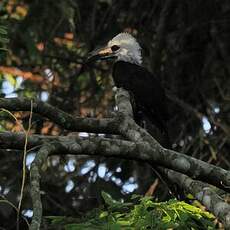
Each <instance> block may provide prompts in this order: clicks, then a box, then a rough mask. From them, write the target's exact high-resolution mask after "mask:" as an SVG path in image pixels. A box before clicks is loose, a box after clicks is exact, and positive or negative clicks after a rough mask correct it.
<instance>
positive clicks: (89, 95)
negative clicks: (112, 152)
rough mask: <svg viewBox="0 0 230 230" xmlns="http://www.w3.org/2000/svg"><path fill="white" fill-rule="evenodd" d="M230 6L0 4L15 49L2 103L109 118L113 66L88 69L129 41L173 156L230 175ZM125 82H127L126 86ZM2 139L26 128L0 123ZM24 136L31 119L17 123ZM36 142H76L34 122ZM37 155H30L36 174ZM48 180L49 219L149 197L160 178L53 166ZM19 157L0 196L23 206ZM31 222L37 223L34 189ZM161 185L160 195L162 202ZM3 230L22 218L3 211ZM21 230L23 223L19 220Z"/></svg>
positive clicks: (110, 163) (98, 162) (1, 64)
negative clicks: (96, 54)
mask: <svg viewBox="0 0 230 230" xmlns="http://www.w3.org/2000/svg"><path fill="white" fill-rule="evenodd" d="M229 23H230V2H229V1H227V0H223V1H217V0H194V1H189V0H184V1H178V0H165V1H160V0H154V1H147V0H145V1H138V0H133V1H131V2H130V1H127V0H125V1H124V0H118V1H112V0H97V1H90V0H84V1H80V0H78V1H77V0H62V1H57V0H40V1H26V0H24V1H23V0H21V1H20V0H7V1H6V0H2V1H1V3H0V24H1V25H5V26H6V27H7V30H8V35H7V37H8V38H9V43H6V44H3V42H1V40H0V43H1V46H4V47H5V48H7V49H8V51H7V52H5V51H1V50H0V93H1V97H8V98H9V97H30V98H39V99H41V100H42V101H45V102H49V103H51V104H52V105H54V106H56V107H59V108H61V109H63V110H65V111H66V112H69V113H71V114H75V115H76V116H82V117H85V116H89V117H98V118H100V117H106V116H110V114H111V112H112V111H113V109H114V100H113V92H112V86H113V83H112V80H111V71H110V70H111V63H108V62H102V63H97V64H95V66H94V70H92V68H88V69H87V68H86V69H85V68H84V69H83V65H82V63H83V62H84V59H85V56H86V55H87V53H88V52H89V51H91V50H92V49H94V48H96V46H99V45H103V44H104V43H105V42H106V41H108V40H109V39H111V38H112V37H113V36H114V35H116V34H118V33H120V32H122V31H126V32H130V33H132V34H133V35H134V36H135V37H136V38H137V40H138V41H139V43H140V44H141V46H142V48H143V59H144V66H145V67H146V68H148V69H149V70H150V71H151V72H153V73H154V74H155V75H156V76H157V77H158V78H159V79H160V81H161V82H162V85H163V86H164V88H165V89H166V92H167V95H168V99H169V100H168V106H169V113H170V116H171V118H170V121H169V133H170V137H171V140H172V142H173V149H175V150H177V151H179V152H182V153H186V154H189V155H192V156H194V157H196V158H200V159H202V160H204V161H207V162H209V163H213V164H217V165H219V166H221V167H223V168H225V169H229V167H230V158H229V149H230V141H229V140H230V138H229V137H230V113H229V112H230V90H229V89H230V52H229V51H230V47H229V46H230V45H229V44H230V43H229V41H230V27H229ZM124 77H125V76H124ZM0 116H1V123H0V129H1V131H5V130H11V131H12V130H13V131H15V132H16V131H20V129H21V128H20V126H19V125H18V124H17V123H16V122H14V120H13V119H12V118H11V117H10V116H8V115H7V114H5V113H1V114H0ZM15 116H16V117H17V118H18V119H19V120H21V121H22V123H23V125H24V126H25V128H26V127H27V126H28V116H29V114H28V113H20V112H17V113H15ZM32 133H37V134H45V135H79V136H88V135H89V134H87V133H78V134H77V133H74V134H73V133H69V132H67V131H65V130H63V129H61V128H60V127H58V126H57V125H55V124H53V123H52V122H51V121H48V120H46V119H44V118H42V117H40V116H38V115H36V114H33V122H32ZM35 154H36V149H34V150H31V151H30V152H28V155H27V167H28V170H29V167H30V163H31V162H32V160H33V158H34V155H35ZM47 165H48V170H47V171H46V172H45V177H44V176H43V178H42V191H43V194H44V195H43V207H44V215H66V216H74V215H78V214H81V213H84V212H85V211H87V210H90V209H92V208H93V207H96V206H98V204H100V203H101V198H100V193H101V191H102V190H104V191H106V192H108V193H110V194H111V195H112V196H113V197H114V198H124V199H128V197H129V196H130V195H131V194H132V193H139V194H145V193H146V192H147V191H148V189H149V187H150V186H151V185H152V184H153V183H154V181H155V178H156V177H155V176H154V174H155V173H154V170H153V169H152V168H150V167H147V166H146V165H145V164H143V163H139V162H131V161H125V160H117V159H116V160H105V159H104V158H102V157H96V158H91V157H90V158H89V157H86V156H84V157H71V156H69V157H66V156H63V157H50V159H49V161H48V163H47ZM21 170H22V152H20V151H18V152H17V151H15V150H13V151H11V150H1V152H0V194H1V196H3V197H4V198H6V199H8V200H9V201H11V202H12V203H14V204H17V202H18V199H19V192H20V186H21ZM28 182H29V181H28V178H27V181H26V183H27V185H26V189H25V197H24V199H23V207H22V209H23V210H24V215H25V216H31V215H32V211H31V201H30V197H29V185H28ZM167 193H168V191H167V188H165V187H164V185H161V186H160V189H159V191H158V192H157V191H156V192H155V193H154V195H156V197H159V199H163V198H165V197H166V195H167ZM0 217H1V221H0V223H1V225H2V226H1V227H5V228H7V229H10V228H12V229H13V228H14V226H15V223H14V222H13V221H12V218H13V219H15V211H14V210H13V209H12V208H11V207H10V206H9V205H6V204H1V203H0ZM15 222H16V219H15Z"/></svg>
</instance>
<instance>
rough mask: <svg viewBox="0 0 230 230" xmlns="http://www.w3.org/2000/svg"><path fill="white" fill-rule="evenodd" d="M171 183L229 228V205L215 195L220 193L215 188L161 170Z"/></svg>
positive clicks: (170, 171)
mask: <svg viewBox="0 0 230 230" xmlns="http://www.w3.org/2000/svg"><path fill="white" fill-rule="evenodd" d="M161 172H164V174H165V175H167V177H168V179H169V180H170V181H171V182H172V183H176V184H177V185H178V186H179V187H180V188H182V189H183V190H185V191H187V192H189V193H191V194H192V195H193V196H194V197H195V198H196V199H197V200H199V201H200V202H201V203H202V204H203V205H204V206H205V207H206V208H207V209H208V210H209V211H211V212H212V213H213V214H214V215H215V216H216V217H217V218H218V219H219V220H220V221H222V223H223V224H224V226H225V228H226V229H229V228H230V205H229V204H228V203H226V202H224V200H223V199H222V198H221V197H220V196H219V195H218V194H217V193H218V192H219V193H222V191H219V190H218V189H217V188H215V187H211V186H210V185H208V184H206V183H203V182H201V181H197V180H193V179H191V178H190V177H188V176H186V175H184V174H181V173H178V172H175V171H173V170H168V169H161Z"/></svg>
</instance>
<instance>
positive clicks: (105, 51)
mask: <svg viewBox="0 0 230 230" xmlns="http://www.w3.org/2000/svg"><path fill="white" fill-rule="evenodd" d="M98 59H115V60H117V61H126V62H130V63H133V64H137V65H141V63H142V57H141V47H140V45H139V44H138V42H137V41H136V39H135V38H134V37H133V36H132V35H131V34H128V33H120V34H118V35H117V36H115V37H114V38H113V39H112V40H110V41H109V42H108V43H107V45H106V46H105V47H103V48H100V49H97V50H94V51H93V52H91V53H90V54H89V56H88V59H87V61H88V62H91V61H95V60H98Z"/></svg>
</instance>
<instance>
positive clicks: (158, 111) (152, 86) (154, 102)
mask: <svg viewBox="0 0 230 230" xmlns="http://www.w3.org/2000/svg"><path fill="white" fill-rule="evenodd" d="M98 59H114V60H115V62H114V65H113V71H112V76H113V80H114V83H115V86H116V87H118V88H120V87H121V88H123V89H125V90H127V91H129V93H130V95H131V97H132V98H133V100H131V101H134V103H132V106H133V110H134V119H135V121H136V122H137V123H138V124H139V125H143V124H145V125H144V126H145V127H144V128H146V130H147V131H148V132H149V133H150V134H151V135H152V136H153V137H155V138H156V139H157V140H158V141H159V142H160V143H161V144H162V145H163V146H164V147H169V138H168V130H167V120H168V118H169V116H168V112H167V106H166V96H165V92H164V89H163V88H162V86H161V84H160V81H159V79H158V78H157V77H155V76H154V75H153V74H152V73H150V72H149V71H148V70H147V69H146V68H144V67H143V66H142V55H141V47H140V45H139V44H138V42H137V41H136V39H135V38H134V37H133V36H132V35H131V34H129V33H120V34H118V35H117V36H115V37H114V38H113V39H112V40H110V41H109V42H108V43H107V45H106V46H105V47H103V48H100V49H97V50H95V51H93V52H91V53H90V54H89V56H88V59H87V62H88V63H89V62H92V61H95V60H98ZM156 127H157V128H158V134H159V131H160V133H161V137H160V138H159V135H156V133H155V132H156ZM157 136H158V137H157Z"/></svg>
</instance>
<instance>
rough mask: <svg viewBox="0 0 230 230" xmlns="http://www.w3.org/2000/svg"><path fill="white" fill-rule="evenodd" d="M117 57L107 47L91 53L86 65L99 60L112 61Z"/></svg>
mask: <svg viewBox="0 0 230 230" xmlns="http://www.w3.org/2000/svg"><path fill="white" fill-rule="evenodd" d="M115 57H116V56H115V55H114V53H113V51H112V50H111V48H110V47H107V46H106V47H103V48H99V49H96V50H94V51H92V52H90V53H89V54H88V56H87V59H86V63H89V62H94V61H97V60H104V59H112V58H115Z"/></svg>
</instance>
